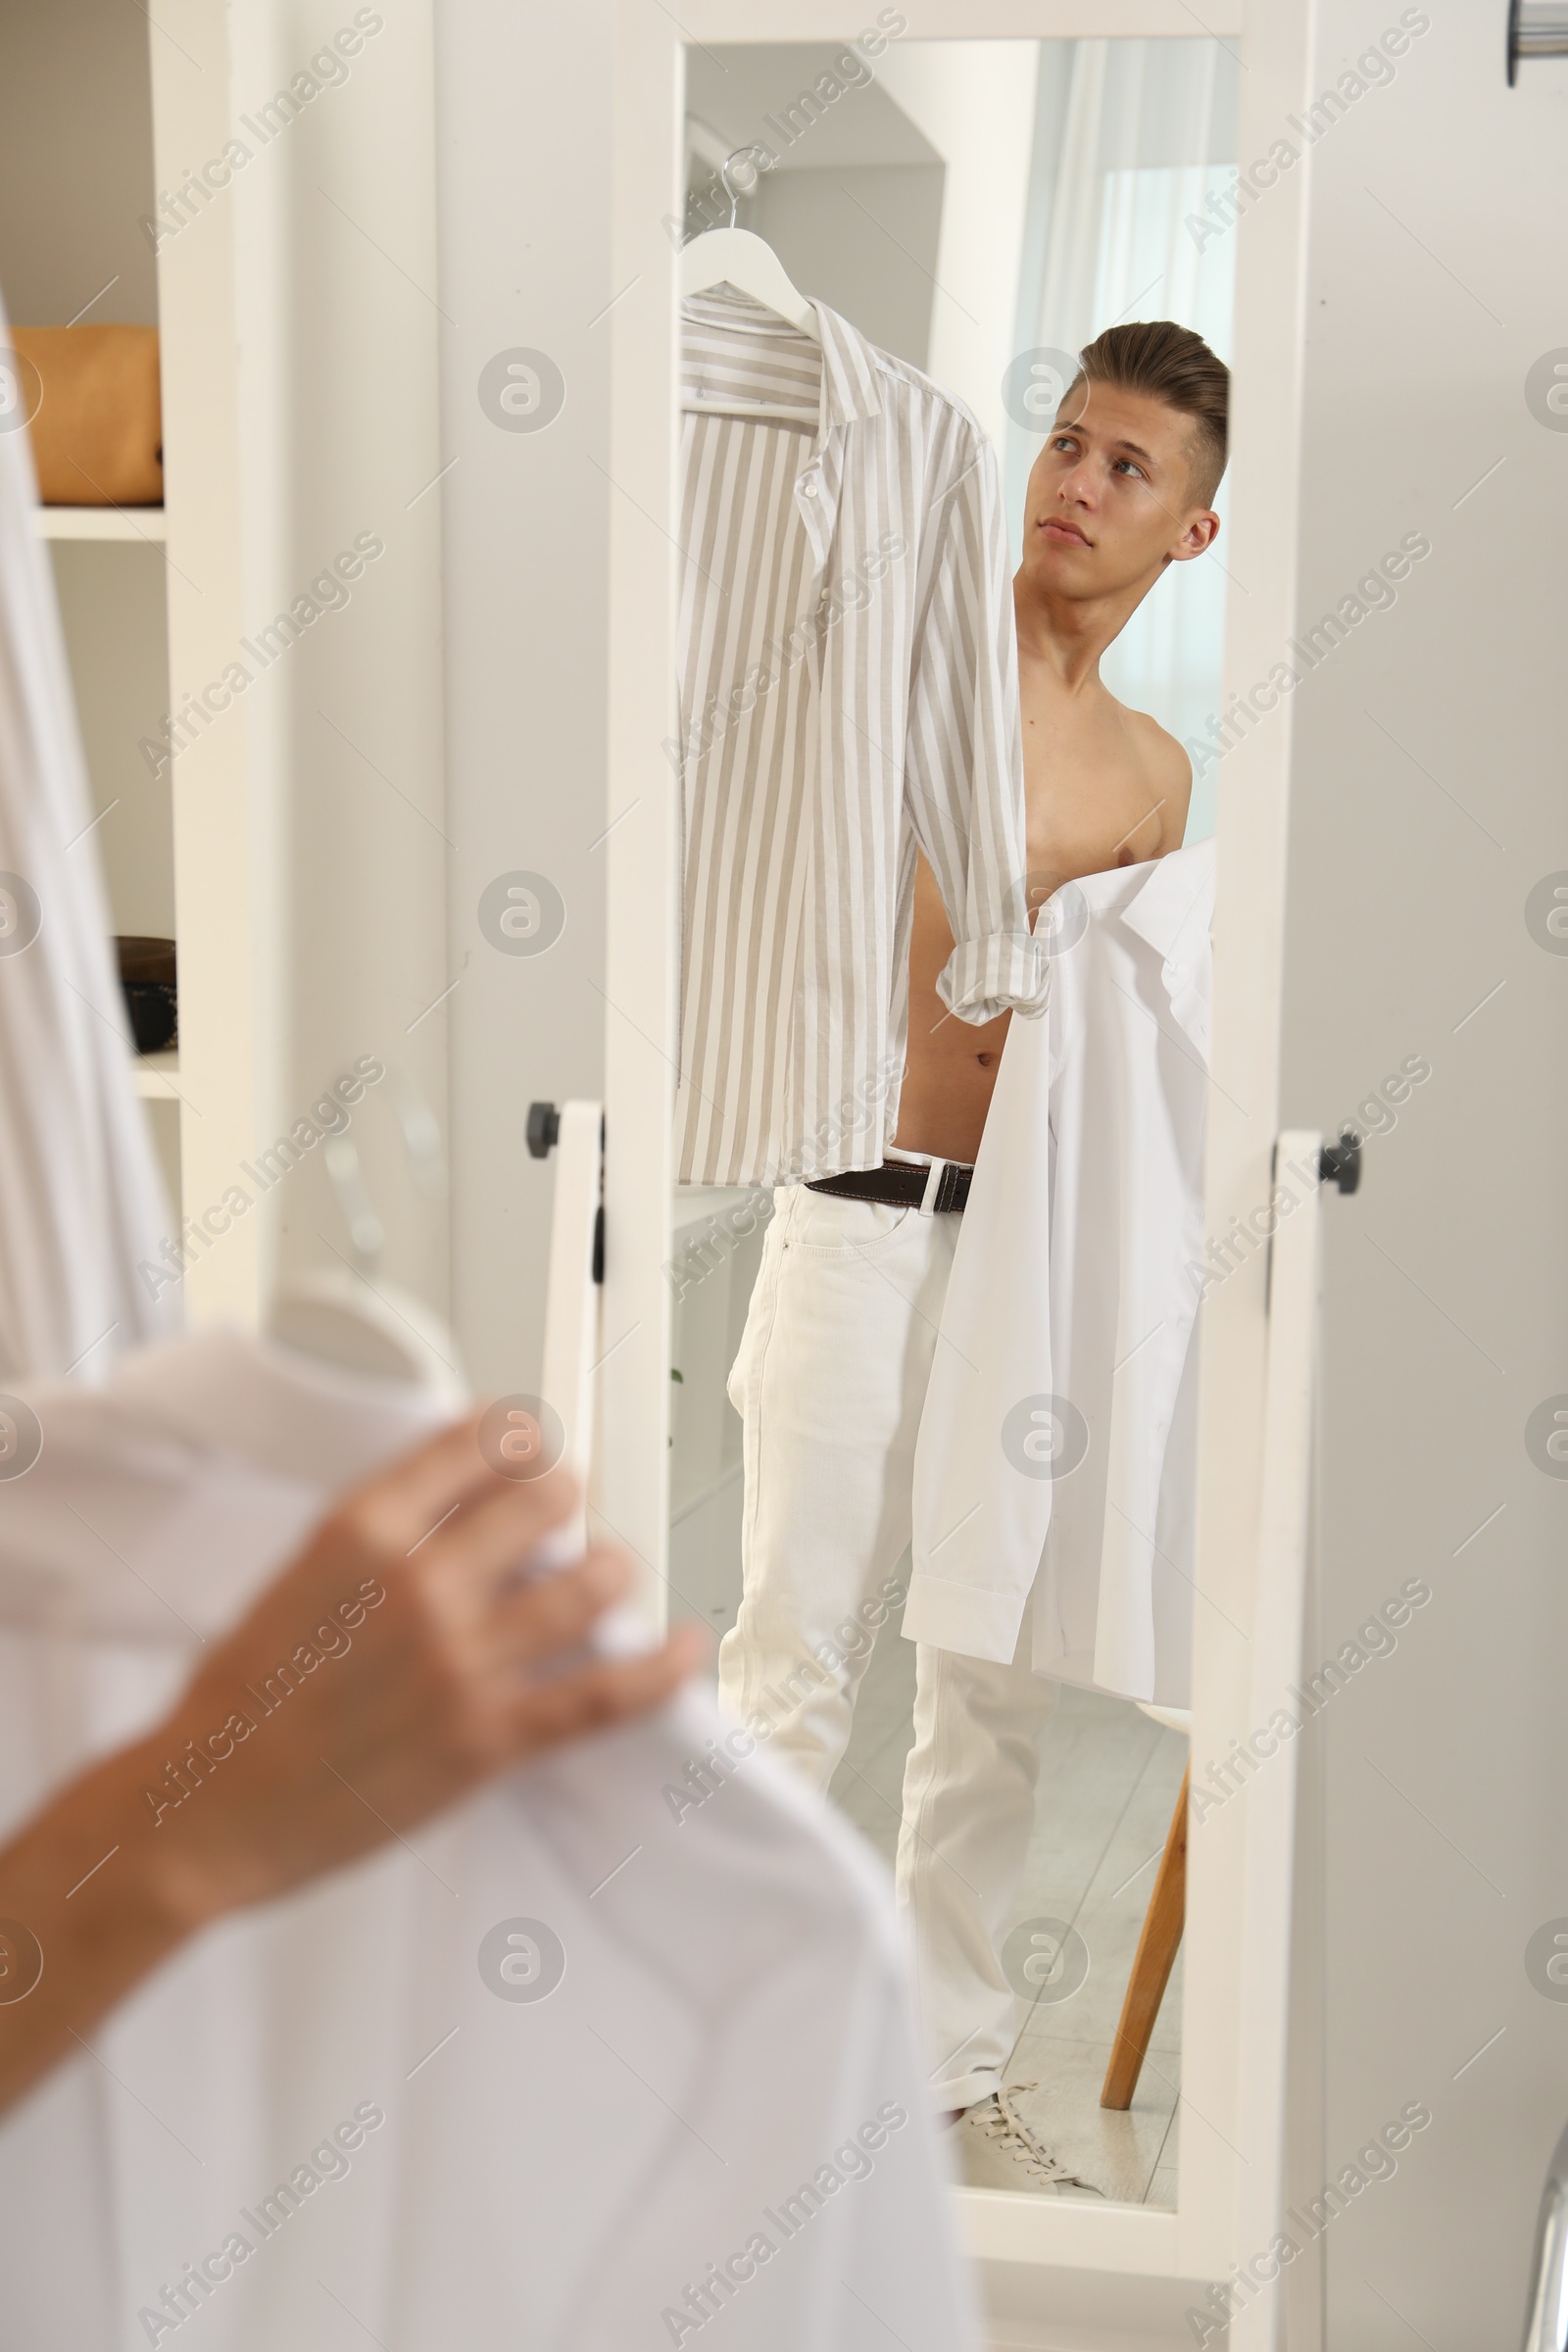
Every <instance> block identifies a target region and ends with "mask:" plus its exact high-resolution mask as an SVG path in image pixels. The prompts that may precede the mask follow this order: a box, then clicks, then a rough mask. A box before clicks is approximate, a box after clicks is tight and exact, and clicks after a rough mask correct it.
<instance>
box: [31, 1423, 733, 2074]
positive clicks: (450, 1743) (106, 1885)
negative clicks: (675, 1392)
mask: <svg viewBox="0 0 1568 2352" xmlns="http://www.w3.org/2000/svg"><path fill="white" fill-rule="evenodd" d="M477 1428H478V1423H477V1420H470V1421H466V1422H463V1423H461V1424H459V1425H458V1426H457V1427H455V1428H453V1429H450V1430H448V1431H446V1432H445V1433H444V1434H443V1435H442V1436H441V1437H439V1438H436V1439H435V1440H434V1441H433V1442H432V1443H431V1444H429V1445H427V1446H423V1447H421V1448H420V1449H419V1450H418V1451H417V1452H416V1453H412V1454H409V1455H407V1456H406V1457H405V1458H404V1459H403V1460H402V1461H400V1462H398V1463H396V1464H395V1465H394V1466H393V1467H392V1468H391V1469H389V1470H386V1471H383V1472H381V1473H380V1474H379V1475H378V1476H376V1477H374V1478H372V1479H370V1480H368V1482H367V1483H366V1484H365V1485H364V1486H362V1487H360V1488H359V1489H357V1490H356V1491H355V1492H354V1493H352V1494H350V1495H346V1496H345V1497H344V1498H343V1499H342V1500H341V1501H340V1502H339V1503H338V1504H337V1506H336V1508H335V1509H334V1510H333V1511H332V1513H331V1516H330V1517H329V1518H328V1519H327V1520H326V1521H324V1523H323V1524H322V1525H321V1526H320V1527H319V1529H318V1530H317V1532H316V1534H315V1535H314V1536H313V1537H312V1539H311V1541H310V1542H309V1544H307V1545H306V1547H305V1549H304V1551H303V1552H302V1553H301V1554H300V1555H299V1557H298V1558H297V1559H296V1560H295V1561H294V1563H293V1564H292V1566H290V1567H289V1568H287V1569H285V1570H284V1572H283V1573H282V1575H281V1576H280V1577H279V1578H278V1579H277V1581H276V1582H275V1583H274V1584H273V1585H271V1586H270V1588H269V1590H268V1591H267V1592H266V1593H263V1594H262V1596H261V1598H260V1599H259V1600H258V1601H257V1603H256V1605H255V1606H254V1607H253V1608H252V1609H251V1611H250V1613H249V1614H248V1615H247V1616H246V1617H245V1618H244V1619H243V1621H242V1622H241V1623H240V1624H239V1625H238V1626H237V1627H236V1628H235V1630H234V1631H233V1632H232V1633H231V1634H229V1635H228V1636H227V1637H226V1639H225V1640H224V1641H223V1642H221V1643H220V1644H217V1645H215V1646H214V1647H213V1649H212V1650H211V1652H210V1654H208V1655H207V1656H206V1657H205V1658H204V1660H203V1663H202V1666H201V1668H200V1671H199V1672H198V1673H197V1675H196V1677H195V1680H194V1681H193V1682H192V1683H191V1684H190V1685H189V1687H188V1689H187V1690H186V1691H185V1692H184V1694H183V1695H182V1697H181V1698H180V1699H179V1700H178V1702H177V1703H176V1705H175V1706H174V1707H173V1709H172V1711H171V1713H170V1714H169V1715H168V1716H167V1717H166V1718H165V1720H164V1721H163V1722H162V1723H161V1724H159V1725H158V1726H157V1728H156V1729H155V1730H154V1731H152V1732H151V1733H149V1734H148V1735H147V1736H146V1737H145V1738H143V1739H141V1740H137V1741H136V1742H135V1744H134V1745H133V1746H132V1747H129V1748H126V1749H123V1750H122V1751H121V1752H120V1753H119V1754H117V1755H113V1756H110V1757H109V1758H107V1759H106V1760H105V1761H104V1762H103V1763H101V1764H98V1765H95V1766H94V1767H92V1769H91V1770H89V1771H88V1772H86V1773H84V1774H82V1775H81V1777H80V1778H79V1779H78V1780H76V1781H75V1782H73V1784H72V1785H71V1786H70V1787H69V1788H67V1789H64V1790H63V1791H62V1792H61V1793H60V1794H59V1795H58V1796H57V1797H56V1798H55V1799H54V1800H53V1802H52V1803H50V1804H49V1805H48V1806H47V1807H46V1808H45V1810H44V1811H43V1812H42V1813H41V1814H39V1815H38V1816H37V1817H36V1818H35V1819H34V1820H33V1821H32V1822H31V1823H30V1824H29V1825H28V1826H27V1828H25V1830H24V1831H22V1833H21V1834H20V1836H19V1837H17V1838H15V1839H13V1840H12V1842H11V1843H10V1844H9V1845H8V1846H7V1847H6V1848H5V1850H4V1851H3V1852H0V1962H3V1966H0V2110H3V2109H4V2108H5V2107H6V2106H7V2105H8V2104H9V2103H10V2102H11V2101H12V2100H13V2099H15V2098H16V2097H18V2096H19V2095H20V2094H21V2092H22V2091H23V2090H25V2088H26V2086H27V2085H28V2083H29V2082H32V2081H33V2080H35V2079H36V2078H37V2077H38V2076H40V2075H42V2074H43V2073H45V2072H46V2071H47V2070H48V2068H49V2067H51V2066H53V2065H54V2064H55V2063H56V2062H57V2061H58V2060H59V2058H60V2057H62V2056H63V2055H64V2054H65V2053H66V2052H67V2051H68V2050H70V2049H72V2048H74V2047H75V2046H76V2044H77V2037H78V2036H79V2035H80V2034H81V2033H83V2032H85V2031H86V2030H87V2028H88V2027H89V2026H90V2025H91V2024H92V2023H93V2022H94V2021H95V2020H96V2019H97V2018H98V2017H100V2016H101V2015H102V2014H103V2013H104V2011H105V2010H107V2009H108V2008H109V2007H111V2006H112V2005H113V2003H114V2002H116V2001H117V2000H119V1999H120V1998H122V1997H123V1994H124V1993H125V1992H127V1991H128V1990H129V1989H130V1987H131V1986H132V1985H134V1984H136V1983H137V1982H138V1981H139V1980H140V1979H141V1978H143V1977H144V1976H146V1975H147V1974H148V1973H149V1971H150V1970H151V1969H153V1968H154V1967H156V1966H157V1965H158V1964H159V1962H160V1961H161V1960H163V1959H164V1958H166V1957H167V1956H168V1954H169V1953H170V1952H171V1951H172V1950H173V1949H174V1948H176V1947H177V1945H178V1944H179V1943H181V1942H182V1941H183V1940H184V1939H185V1938H186V1937H187V1936H189V1935H191V1934H192V1933H193V1932H195V1931H196V1930H197V1929H199V1928H201V1927H203V1926H205V1925H207V1924H208V1923H209V1922H210V1921H212V1920H215V1919H218V1918H220V1917H221V1916H222V1915H223V1914H224V1913H225V1912H230V1911H234V1910H237V1909H239V1908H241V1907H243V1906H244V1905H246V1904H249V1903H256V1902H262V1901H265V1900H267V1899H268V1898H270V1897H271V1896H275V1895H279V1894H283V1893H286V1892H287V1891H288V1890H289V1888H291V1887H298V1886H302V1885H304V1884H305V1883H306V1882H307V1881H308V1880H311V1879H314V1878H317V1877H319V1875H320V1874H321V1873H323V1872H325V1871H330V1870H333V1869H336V1868H338V1867H339V1866H340V1865H342V1864H344V1863H347V1862H352V1861H355V1860H357V1859H358V1858H359V1857H360V1856H361V1855H363V1854H365V1853H368V1852H369V1851H370V1850H371V1849H372V1848H374V1847H376V1846H379V1845H382V1844H384V1843H386V1842H387V1841H388V1840H389V1839H391V1838H393V1837H395V1836H400V1835H402V1834H404V1833H405V1832H407V1831H409V1830H412V1829H415V1828H417V1825H418V1824H419V1823H421V1822H423V1821H427V1820H428V1819H429V1818H430V1817H431V1816H432V1815H433V1814H436V1813H439V1812H441V1811H443V1810H444V1809H445V1808H446V1807H448V1806H450V1805H452V1804H454V1803H455V1802H456V1801H457V1800H458V1799H459V1798H460V1797H463V1796H465V1795H466V1794H467V1793H468V1792H469V1791H470V1790H471V1789H477V1788H478V1787H480V1786H481V1785H482V1784H483V1783H484V1782H486V1781H488V1780H491V1779H492V1778H494V1776H495V1775H496V1774H498V1773H500V1772H502V1771H504V1770H505V1769H506V1767H507V1766H508V1765H510V1764H515V1763H517V1762H519V1761H521V1760H522V1759H523V1758H524V1757H527V1756H531V1755H536V1754H537V1753H538V1752H539V1751H540V1750H541V1749H543V1748H547V1747H551V1746H554V1745H555V1744H556V1743H557V1742H559V1741H561V1740H570V1739H573V1738H575V1737H577V1736H578V1735H580V1734H582V1733H585V1732H591V1731H594V1730H597V1729H600V1728H602V1727H604V1726H606V1725H610V1724H614V1723H618V1722H622V1721H624V1720H625V1719H627V1718H628V1717H631V1716H636V1715H641V1714H645V1713H646V1712H647V1711H648V1710H649V1709H651V1708H653V1707H656V1706H658V1705H659V1704H660V1703H661V1702H662V1700H663V1699H665V1698H667V1697H668V1696H669V1695H670V1694H671V1693H672V1692H673V1691H674V1690H675V1689H676V1688H677V1686H678V1685H679V1684H680V1683H681V1682H682V1681H683V1680H684V1678H685V1677H686V1676H687V1675H688V1674H690V1673H691V1672H692V1670H693V1669H694V1668H695V1667H696V1666H697V1665H698V1664H699V1662H700V1660H701V1658H702V1656H703V1654H704V1652H705V1649H706V1646H707V1643H706V1636H705V1635H704V1634H703V1633H702V1631H701V1630H700V1629H698V1628H693V1627H688V1628H684V1629H682V1630H681V1631H680V1632H679V1633H677V1634H676V1635H675V1636H674V1637H673V1638H672V1639H671V1640H670V1641H668V1642H665V1643H664V1644H663V1646H662V1648H658V1649H654V1650H650V1651H648V1652H647V1653H645V1654H644V1655H642V1656H638V1657H633V1658H629V1659H615V1660H611V1659H599V1658H594V1657H592V1656H586V1655H585V1654H584V1652H583V1649H582V1644H583V1642H584V1639H585V1637H586V1636H587V1634H588V1632H589V1629H590V1628H591V1626H592V1625H593V1622H594V1620H595V1619H596V1618H597V1617H598V1616H600V1615H601V1614H602V1612H603V1611H604V1610H605V1608H606V1607H607V1606H608V1605H609V1604H610V1603H611V1602H612V1601H613V1600H614V1599H616V1598H617V1597H618V1596H619V1595H620V1594H621V1593H624V1592H625V1590H626V1587H627V1585H628V1584H629V1583H630V1581H631V1573H632V1572H631V1565H630V1562H629V1561H628V1560H627V1559H626V1558H625V1556H624V1554H622V1553H620V1552H618V1551H613V1550H609V1549H605V1548H597V1549H593V1550H590V1551H589V1552H588V1554H587V1555H586V1557H585V1558H584V1559H582V1560H581V1561H579V1562H577V1563H576V1564H575V1565H573V1566H571V1567H568V1568H564V1569H561V1570H558V1571H555V1572H547V1573H544V1574H541V1575H538V1576H536V1577H534V1578H531V1579H530V1578H529V1577H528V1576H527V1575H526V1573H524V1572H525V1570H526V1567H527V1563H528V1562H529V1560H530V1557H531V1556H532V1555H534V1554H535V1553H536V1552H537V1550H538V1547H539V1545H540V1544H541V1541H542V1540H543V1539H544V1538H546V1537H547V1536H548V1535H549V1533H550V1531H551V1530H552V1529H554V1528H557V1527H559V1526H560V1525H561V1524H562V1522H563V1521H564V1519H565V1518H566V1516H567V1515H568V1513H569V1512H570V1510H571V1508H572V1506H573V1503H574V1502H575V1499H576V1495H575V1490H574V1488H573V1485H572V1482H571V1481H570V1479H569V1478H567V1477H566V1476H565V1475H564V1473H561V1472H552V1473H550V1474H549V1475H547V1476H545V1477H542V1478H538V1479H533V1480H518V1481H513V1480H511V1479H507V1478H503V1477H501V1476H499V1475H498V1474H497V1473H496V1472H494V1471H492V1470H491V1469H490V1468H489V1467H488V1465H487V1464H486V1463H485V1461H484V1459H483V1458H482V1456H481V1454H480V1452H479V1448H478V1443H477Z"/></svg>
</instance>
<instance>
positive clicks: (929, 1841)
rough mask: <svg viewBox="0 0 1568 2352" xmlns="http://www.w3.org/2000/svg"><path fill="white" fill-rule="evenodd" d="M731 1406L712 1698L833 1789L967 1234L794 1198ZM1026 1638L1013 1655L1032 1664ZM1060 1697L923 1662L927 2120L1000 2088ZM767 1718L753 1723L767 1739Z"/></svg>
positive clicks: (920, 1960) (805, 1192)
mask: <svg viewBox="0 0 1568 2352" xmlns="http://www.w3.org/2000/svg"><path fill="white" fill-rule="evenodd" d="M775 1198H776V1200H777V1203H778V1206H777V1212H776V1214H775V1216H774V1219H773V1222H772V1224H771V1225H770V1226H769V1228H768V1233H767V1239H766V1242H765V1243H764V1245H763V1251H762V1263H761V1267H760V1272H759V1274H758V1278H757V1285H756V1288H755V1289H754V1291H753V1293H752V1300H751V1308H750V1311H749V1313H748V1315H747V1320H746V1330H745V1334H744V1336H743V1338H742V1341H741V1349H740V1353H739V1355H738V1356H737V1358H736V1361H735V1366H734V1369H733V1371H732V1372H731V1374H730V1383H729V1394H730V1399H731V1401H732V1403H733V1404H734V1405H735V1407H736V1409H737V1411H738V1412H739V1413H740V1414H741V1415H742V1418H743V1420H744V1422H745V1440H744V1446H745V1475H746V1501H745V1516H744V1519H743V1522H742V1538H741V1563H742V1585H743V1593H742V1600H741V1607H740V1613H739V1616H738V1617H737V1620H736V1623H735V1626H734V1628H733V1630H732V1631H731V1632H730V1633H729V1634H727V1635H726V1636H725V1638H724V1641H723V1642H722V1644H721V1646H720V1648H719V1653H718V1674H719V1686H720V1689H721V1690H722V1691H723V1693H724V1695H725V1698H726V1699H727V1701H728V1702H729V1705H730V1706H731V1708H732V1709H733V1710H734V1711H735V1712H736V1713H737V1714H739V1715H741V1716H742V1717H744V1718H745V1719H747V1720H748V1721H749V1722H752V1728H753V1729H754V1730H755V1731H757V1732H758V1734H759V1735H760V1737H765V1738H769V1739H771V1740H773V1741H775V1742H776V1744H777V1745H778V1746H779V1748H780V1749H781V1750H782V1751H783V1752H784V1753H785V1754H787V1755H788V1756H790V1757H791V1759H792V1760H793V1761H794V1762H795V1763H796V1764H798V1765H799V1766H800V1767H801V1769H802V1770H804V1771H805V1772H806V1773H808V1774H809V1777H810V1779H811V1780H812V1781H813V1782H814V1783H815V1784H816V1786H817V1787H818V1788H821V1789H825V1788H826V1787H827V1784H828V1782H829V1781H830V1780H831V1779H832V1777H833V1774H834V1771H835V1770H836V1768H837V1766H838V1764H839V1761H840V1759H841V1758H842V1756H843V1754H844V1750H845V1748H846V1747H847V1745H848V1744H849V1738H850V1728H851V1723H852V1720H853V1716H854V1710H855V1696H856V1692H857V1691H858V1688H859V1683H860V1678H861V1676H862V1674H863V1673H864V1671H865V1665H866V1661H867V1659H868V1658H869V1656H870V1652H871V1644H872V1641H873V1639H874V1636H875V1630H876V1628H877V1627H878V1626H880V1625H881V1624H882V1623H884V1622H885V1620H886V1618H887V1615H888V1613H889V1607H890V1605H896V1595H897V1591H898V1588H897V1585H896V1584H895V1582H894V1570H895V1569H896V1567H897V1565H898V1562H899V1559H900V1557H901V1555H902V1553H903V1551H904V1549H905V1546H906V1545H907V1543H908V1541H909V1535H910V1499H911V1494H912V1487H913V1465H914V1443H915V1438H916V1436H917V1434H918V1432H919V1427H920V1413H921V1408H922V1406H923V1404H924V1401H925V1392H926V1385H927V1382H928V1380H929V1378H930V1371H931V1363H932V1358H933V1355H934V1352H935V1348H936V1344H937V1332H938V1326H939V1325H940V1322H941V1318H942V1302H943V1299H944V1296H945V1294H946V1291H947V1286H948V1275H949V1272H950V1270H951V1268H952V1264H953V1252H954V1250H955V1248H956V1244H957V1238H958V1225H959V1219H958V1217H957V1216H956V1215H955V1214H952V1213H949V1214H947V1215H941V1216H928V1217H923V1216H921V1215H920V1214H919V1212H918V1210H916V1209H912V1208H907V1209H904V1208H886V1207H883V1206H881V1205H879V1204H877V1203H875V1202H871V1201H846V1200H841V1199H838V1198H836V1197H835V1196H834V1195H832V1194H828V1193H813V1192H811V1191H809V1189H808V1188H807V1187H806V1186H805V1185H795V1186H791V1187H789V1188H787V1189H786V1190H784V1191H781V1192H780V1193H779V1194H777V1195H776V1196H775ZM1028 1642H1029V1633H1028V1627H1027V1624H1026V1627H1025V1632H1024V1635H1023V1638H1022V1641H1021V1643H1020V1648H1021V1651H1022V1653H1023V1655H1024V1658H1025V1660H1027V1653H1028ZM1055 1695H1056V1693H1055V1686H1054V1684H1052V1683H1049V1682H1045V1681H1043V1680H1042V1679H1041V1678H1040V1677H1039V1676H1037V1675H1035V1674H1034V1673H1032V1672H1031V1671H1030V1668H1029V1666H1028V1664H1027V1662H1025V1663H1023V1664H1014V1665H1012V1666H990V1665H986V1664H984V1663H983V1662H981V1661H980V1660H978V1659H974V1658H964V1657H959V1656H957V1655H956V1654H955V1653H954V1652H952V1651H948V1650H938V1649H931V1648H928V1647H926V1645H925V1644H923V1643H922V1644H920V1645H919V1648H918V1650H917V1653H916V1695H915V1725H914V1730H915V1737H914V1746H913V1748H912V1750H911V1752H910V1755H909V1759H908V1764H907V1768H906V1773H905V1783H904V1824H903V1829H902V1832H901V1835H900V1839H899V1856H898V1880H899V1899H900V1904H901V1908H902V1909H903V1911H904V1913H905V1916H906V1920H907V1924H908V1926H909V1928H910V1931H911V1936H912V1943H913V1950H914V1962H915V1976H916V1987H917V1993H918V1999H919V2008H920V2022H921V2029H922V2033H923V2036H924V2046H925V2049H926V2052H927V2063H928V2065H929V2066H930V2068H931V2083H932V2098H933V2103H934V2104H935V2105H937V2106H938V2107H947V2108H951V2107H964V2106H968V2105H970V2104H972V2103H973V2101H974V2100H976V2099H982V2098H985V2097H986V2096H987V2095H988V2094H989V2093H990V2092H991V2091H992V2090H994V2089H995V2088H996V2087H997V2084H998V2082H1000V2081H1001V2079H1002V2072H1003V2069H1004V2067H1005V2064H1006V2061H1007V2057H1008V2054H1009V2052H1010V2050H1011V2047H1012V2042H1013V2037H1014V2034H1013V1994H1012V1989H1011V1987H1010V1986H1009V1985H1008V1984H1007V1982H1006V1979H1005V1977H1004V1976H1003V1974H1002V1969H1001V1965H1000V1962H999V1960H998V1956H997V1954H998V1947H999V1945H1000V1943H1001V1940H1002V1937H1003V1936H1004V1935H1005V1932H1006V1929H1007V1926H1008V1924H1009V1921H1010V1918H1011V1913H1012V1907H1013V1903H1014V1900H1015V1898H1016V1894H1017V1888H1018V1883H1019V1879H1020V1876H1021V1874H1022V1870H1023V1863H1024V1857H1025V1854H1026V1853H1027V1850H1028V1844H1029V1838H1030V1833H1031V1831H1032V1829H1033V1826H1034V1789H1035V1781H1036V1777H1037V1775H1038V1771H1039V1752H1038V1738H1039V1733H1040V1731H1041V1729H1042V1727H1043V1725H1044V1724H1045V1722H1046V1720H1047V1719H1048V1717H1049V1716H1050V1713H1051V1710H1052V1708H1053V1706H1054V1702H1055ZM754 1718H758V1719H760V1720H757V1721H753V1719H754Z"/></svg>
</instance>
